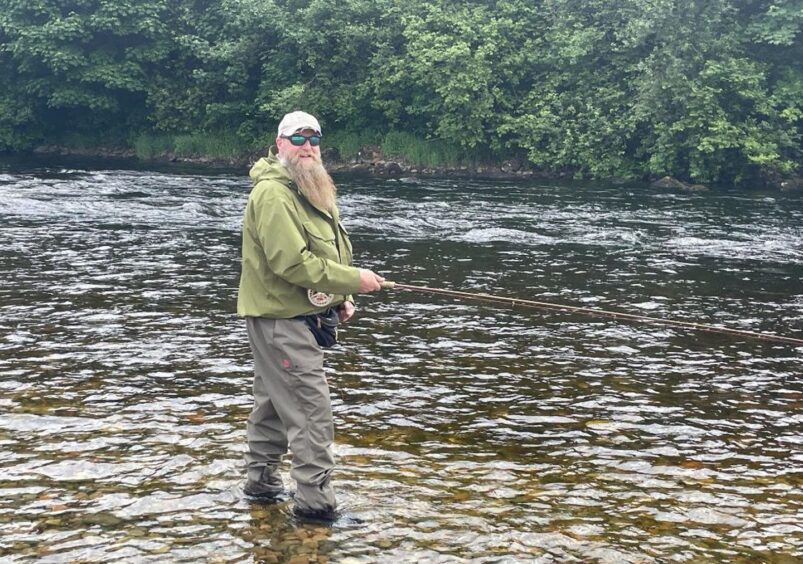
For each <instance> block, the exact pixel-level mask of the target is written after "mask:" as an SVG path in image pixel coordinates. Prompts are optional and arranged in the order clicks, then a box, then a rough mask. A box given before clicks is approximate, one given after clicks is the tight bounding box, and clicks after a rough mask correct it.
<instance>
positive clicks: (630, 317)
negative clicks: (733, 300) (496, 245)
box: [382, 281, 803, 347]
mask: <svg viewBox="0 0 803 564" xmlns="http://www.w3.org/2000/svg"><path fill="white" fill-rule="evenodd" d="M382 288H384V289H388V290H407V291H409V292H424V293H428V294H438V295H441V296H449V297H453V298H460V299H464V300H476V301H481V302H490V303H498V304H506V305H510V306H513V307H515V306H523V307H531V308H537V309H548V310H554V311H563V312H566V313H580V314H583V315H593V316H596V317H607V318H609V319H617V320H625V321H638V322H641V323H652V324H654V325H664V326H666V327H678V328H681V329H692V330H694V331H706V332H708V333H720V334H723V335H733V336H738V337H746V338H749V339H760V340H762V341H773V342H776V343H786V344H789V345H795V346H798V347H803V339H796V338H794V337H784V336H783V335H773V334H772V333H758V332H755V331H744V330H742V329H731V328H729V327H720V326H717V325H708V324H705V323H692V322H688V321H676V320H674V319H661V318H659V317H649V316H647V315H635V314H632V313H621V312H617V311H608V310H604V309H596V308H590V307H578V306H570V305H564V304H556V303H551V302H537V301H533V300H522V299H519V298H508V297H505V296H494V295H492V294H484V293H479V294H473V293H470V292H458V291H456V290H444V289H442V288H429V287H427V286H411V285H409V284H397V283H396V282H390V281H385V282H383V283H382Z"/></svg>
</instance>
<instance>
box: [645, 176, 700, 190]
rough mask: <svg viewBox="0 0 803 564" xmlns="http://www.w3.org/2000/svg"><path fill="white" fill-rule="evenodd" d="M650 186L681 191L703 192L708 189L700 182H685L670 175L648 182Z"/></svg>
mask: <svg viewBox="0 0 803 564" xmlns="http://www.w3.org/2000/svg"><path fill="white" fill-rule="evenodd" d="M650 187H652V188H661V189H665V190H681V191H683V192H705V191H706V190H708V188H707V187H706V186H703V185H702V184H687V183H685V182H682V181H680V180H678V179H677V178H672V177H671V176H664V177H663V178H659V179H658V180H656V181H655V182H653V183H652V184H650Z"/></svg>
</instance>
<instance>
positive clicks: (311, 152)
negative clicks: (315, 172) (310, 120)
mask: <svg viewBox="0 0 803 564" xmlns="http://www.w3.org/2000/svg"><path fill="white" fill-rule="evenodd" d="M297 133H301V135H317V133H315V131H313V130H312V129H303V130H301V131H299V132H297ZM276 147H277V148H278V150H279V152H278V157H279V158H280V159H281V158H284V159H287V160H288V161H291V162H295V163H297V164H298V165H299V166H303V167H307V166H311V165H313V164H315V162H319V161H320V158H321V146H320V145H318V146H317V147H313V146H312V145H311V144H310V142H309V140H306V141H304V144H303V145H301V146H300V147H299V146H296V145H293V144H292V143H291V142H290V140H289V139H285V138H284V137H282V136H279V137H277V138H276Z"/></svg>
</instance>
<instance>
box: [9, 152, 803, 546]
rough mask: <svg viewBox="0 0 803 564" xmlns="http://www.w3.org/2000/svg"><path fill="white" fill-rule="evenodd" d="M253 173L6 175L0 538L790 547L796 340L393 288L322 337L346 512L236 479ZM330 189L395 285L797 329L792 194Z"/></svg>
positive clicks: (245, 400) (802, 402) (71, 542)
mask: <svg viewBox="0 0 803 564" xmlns="http://www.w3.org/2000/svg"><path fill="white" fill-rule="evenodd" d="M247 191H248V183H247V180H246V179H245V178H244V177H241V176H237V175H233V174H222V173H221V174H200V173H197V172H195V173H191V172H181V173H178V172H172V173H171V172H162V173H155V172H148V171H132V170H89V169H82V168H79V167H73V168H69V169H66V168H65V169H53V168H35V167H33V166H30V165H28V166H27V167H16V168H9V167H6V170H5V171H3V174H0V194H2V198H0V271H1V272H2V273H3V277H2V279H0V390H2V393H0V408H2V409H0V444H2V445H3V447H4V448H3V449H2V450H1V451H0V467H1V468H2V477H1V478H0V492H2V494H3V495H2V496H1V497H0V532H2V534H1V535H0V539H1V540H0V556H2V557H3V558H5V559H8V560H9V561H34V560H35V561H44V562H48V561H52V562H63V561H73V560H74V561H107V560H112V559H119V560H124V561H126V560H127V561H163V560H164V559H165V558H169V559H170V560H171V561H187V562H197V561H200V560H206V561H264V562H286V561H293V562H325V561H329V560H331V561H349V559H351V561H368V560H370V561H373V560H380V561H394V560H400V561H427V560H431V561H444V562H448V561H459V560H461V559H470V560H473V561H477V562H498V561H500V560H502V561H504V560H505V559H508V560H525V561H539V560H540V561H555V560H557V561H566V560H572V559H576V560H581V561H602V562H645V561H652V560H656V561H665V560H669V559H675V560H680V561H700V560H702V561H706V560H708V561H721V560H739V559H743V560H770V561H772V560H775V561H783V560H784V559H786V560H788V561H793V560H794V559H795V558H799V557H800V556H801V554H803V553H802V552H801V551H803V528H801V526H800V524H799V522H800V518H799V516H800V512H801V504H802V503H803V496H801V493H800V492H801V488H800V486H801V483H800V477H799V476H800V473H801V468H803V458H801V455H800V449H799V445H800V444H801V442H802V439H803V436H801V432H800V415H799V413H800V409H801V407H803V388H802V387H801V380H800V375H801V369H800V366H801V352H803V351H801V349H797V350H796V349H794V348H791V347H789V346H785V345H774V344H770V343H763V342H747V341H743V340H740V339H733V338H731V337H726V336H721V335H709V334H692V333H688V332H683V331H679V330H675V329H668V328H662V327H651V326H645V325H621V324H617V323H615V322H612V321H608V320H599V319H589V318H582V317H578V316H573V315H567V314H560V313H555V312H538V311H520V310H511V309H504V308H496V307H491V306H485V305H479V304H466V303H460V302H457V301H452V300H448V299H444V298H436V297H431V296H422V295H414V294H411V293H406V292H388V293H384V294H382V295H379V296H371V297H365V298H363V299H361V303H360V304H359V305H360V311H359V318H358V319H357V321H356V322H355V323H354V324H353V325H351V326H350V327H348V328H347V329H346V330H345V331H344V337H345V341H346V343H347V345H346V346H345V347H341V348H339V349H337V350H335V351H333V352H332V353H331V354H330V355H329V359H328V365H329V366H330V368H331V369H332V371H331V378H330V381H331V385H332V387H333V400H334V410H335V415H336V425H337V440H338V444H337V445H336V447H337V454H338V457H339V460H340V467H339V471H338V474H337V480H338V482H337V483H338V488H339V490H338V491H339V496H340V501H341V504H342V506H343V507H344V509H345V511H346V514H347V515H348V518H347V519H343V520H341V521H339V522H338V523H336V524H335V526H334V527H332V528H321V527H315V526H310V525H300V524H298V523H296V522H295V521H294V520H293V519H292V517H291V516H290V515H289V504H288V503H280V504H276V505H269V506H264V505H251V504H249V503H247V502H246V501H245V500H243V498H242V492H241V485H242V462H241V457H242V450H243V445H244V440H245V436H244V435H245V433H244V429H245V427H244V421H245V418H246V415H247V413H248V411H249V409H250V403H251V398H250V395H249V392H250V390H249V387H250V364H249V363H250V360H249V359H250V355H249V353H248V348H247V339H246V337H245V333H244V329H243V326H242V323H241V322H240V321H239V320H237V319H236V318H235V317H234V316H233V314H232V311H233V309H234V297H235V289H236V284H237V269H238V257H239V250H238V247H239V228H240V217H241V212H242V208H243V205H244V202H245V198H246V195H247ZM341 194H342V208H343V215H344V216H345V217H347V218H348V224H349V225H348V226H349V227H350V230H351V232H352V233H353V238H354V242H355V247H356V248H357V249H358V258H359V259H360V261H361V262H362V263H363V264H364V265H366V266H369V267H372V268H376V269H377V270H379V271H382V272H385V273H388V274H389V275H390V277H391V278H394V279H396V280H398V281H400V282H407V283H411V284H424V285H433V286H442V287H448V288H456V289H465V290H472V291H484V292H494V293H501V294H504V295H511V296H522V297H528V298H531V299H543V300H551V301H557V302H565V303H571V304H575V305H591V306H594V307H600V308H609V309H617V308H623V309H627V310H631V311H634V312H636V313H647V314H648V315H652V316H670V317H673V318H677V319H681V320H694V321H699V322H714V323H723V324H729V325H732V326H734V327H736V328H740V329H746V330H751V331H771V332H777V333H781V334H788V335H795V334H797V335H798V336H799V335H800V334H801V331H803V288H801V286H800V284H799V281H800V279H801V275H803V232H801V228H800V226H801V225H803V221H801V219H803V202H801V200H800V198H799V197H797V198H796V197H793V196H791V195H782V194H777V195H772V196H768V195H762V194H758V195H750V194H744V193H714V194H689V195H687V194H666V193H660V192H652V191H649V190H646V189H645V188H642V187H638V188H633V189H631V190H628V189H622V188H605V187H600V186H582V185H570V186H560V185H551V184H549V185H543V184H542V185H538V184H537V183H512V182H495V183H488V182H467V181H453V180H449V181H443V180H439V181H418V182H416V183H413V182H393V181H389V182H372V181H367V180H360V179H341ZM287 469H288V468H285V470H287ZM286 475H287V473H286V472H285V476H286Z"/></svg>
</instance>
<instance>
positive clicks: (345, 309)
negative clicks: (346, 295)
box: [337, 302, 354, 323]
mask: <svg viewBox="0 0 803 564" xmlns="http://www.w3.org/2000/svg"><path fill="white" fill-rule="evenodd" d="M352 315H354V304H353V303H351V302H343V303H342V304H340V306H339V307H338V308H337V316H338V318H340V323H345V322H346V321H348V320H349V319H351V316H352Z"/></svg>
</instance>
